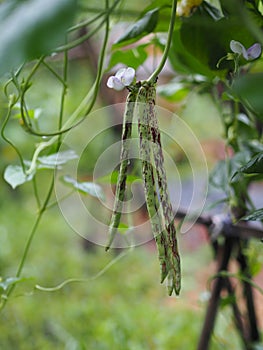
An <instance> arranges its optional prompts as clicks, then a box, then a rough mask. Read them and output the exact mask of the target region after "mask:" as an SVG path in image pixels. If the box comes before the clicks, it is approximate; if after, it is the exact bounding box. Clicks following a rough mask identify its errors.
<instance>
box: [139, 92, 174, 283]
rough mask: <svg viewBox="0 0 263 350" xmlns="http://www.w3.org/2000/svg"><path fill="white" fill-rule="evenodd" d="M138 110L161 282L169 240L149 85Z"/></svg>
mask: <svg viewBox="0 0 263 350" xmlns="http://www.w3.org/2000/svg"><path fill="white" fill-rule="evenodd" d="M136 112H137V114H138V130H139V138H140V158H141V164H142V176H143V181H144V192H145V198H146V205H147V210H148V214H149V217H150V221H151V226H152V231H153V235H154V238H155V241H156V245H157V249H158V256H159V262H160V269H161V283H162V282H163V281H164V280H165V278H166V277H167V275H168V272H169V266H168V264H167V262H168V261H167V250H166V247H167V242H166V237H165V232H164V228H163V222H162V217H161V212H160V211H159V208H158V197H157V193H156V186H155V180H154V169H153V166H152V156H151V133H150V120H149V117H150V115H149V104H148V103H147V87H145V86H142V87H141V88H140V90H139V94H138V98H137V103H136Z"/></svg>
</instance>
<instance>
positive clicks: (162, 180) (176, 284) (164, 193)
mask: <svg viewBox="0 0 263 350" xmlns="http://www.w3.org/2000/svg"><path fill="white" fill-rule="evenodd" d="M155 98H156V86H155V84H154V83H152V84H149V86H148V89H147V104H148V106H149V107H148V108H149V115H150V117H149V125H150V130H151V141H152V147H153V157H154V163H155V167H156V174H157V183H158V189H159V196H160V201H161V207H162V213H163V216H164V222H165V228H166V232H167V236H168V242H169V249H168V253H169V259H170V270H169V274H168V293H169V294H170V295H171V294H172V292H173V290H174V291H175V293H176V294H179V292H180V288H181V266H180V256H179V253H178V244H177V238H176V228H175V225H174V214H173V209H172V205H171V201H170V198H169V192H168V182H167V176H166V171H165V166H164V156H163V151H162V144H161V134H160V130H159V126H158V119H157V113H156V108H155Z"/></svg>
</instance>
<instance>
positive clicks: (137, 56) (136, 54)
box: [108, 44, 148, 70]
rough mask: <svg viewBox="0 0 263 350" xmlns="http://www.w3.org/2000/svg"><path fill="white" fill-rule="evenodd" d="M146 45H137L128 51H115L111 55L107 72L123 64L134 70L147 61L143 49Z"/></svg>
mask: <svg viewBox="0 0 263 350" xmlns="http://www.w3.org/2000/svg"><path fill="white" fill-rule="evenodd" d="M147 46H148V44H144V45H139V46H137V47H135V48H133V49H129V50H125V51H123V50H117V51H114V52H113V53H112V55H111V58H110V62H109V65H108V70H109V69H111V68H112V67H114V66H116V65H117V64H119V63H123V64H125V65H126V66H129V67H133V68H134V69H135V70H136V69H137V68H138V67H139V66H141V65H142V64H143V62H144V61H145V60H146V59H147V57H148V55H147V53H146V51H145V48H146V47H147Z"/></svg>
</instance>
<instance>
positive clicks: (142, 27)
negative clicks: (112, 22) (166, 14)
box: [114, 8, 159, 47]
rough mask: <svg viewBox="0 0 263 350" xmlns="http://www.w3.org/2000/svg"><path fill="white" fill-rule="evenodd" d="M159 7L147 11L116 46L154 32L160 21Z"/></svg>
mask: <svg viewBox="0 0 263 350" xmlns="http://www.w3.org/2000/svg"><path fill="white" fill-rule="evenodd" d="M158 15H159V8H155V9H153V10H151V11H148V12H146V13H145V15H144V16H143V17H142V18H141V19H139V20H138V21H137V22H135V23H134V24H133V25H132V26H131V27H130V28H129V29H128V30H127V31H126V32H125V33H124V34H123V35H122V36H121V37H120V38H119V39H118V40H117V41H116V43H115V44H114V46H115V47H117V46H118V47H119V46H124V45H128V44H131V43H133V42H135V41H137V40H139V39H140V38H142V37H143V36H145V35H147V34H149V33H152V32H153V31H154V28H155V27H156V25H157V22H158Z"/></svg>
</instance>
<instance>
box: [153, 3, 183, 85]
mask: <svg viewBox="0 0 263 350" xmlns="http://www.w3.org/2000/svg"><path fill="white" fill-rule="evenodd" d="M176 7H177V0H173V4H172V12H171V19H170V24H169V29H168V37H167V42H166V45H165V48H164V52H163V56H162V59H161V62H160V63H159V65H158V67H157V68H156V69H155V71H154V72H153V73H152V75H151V76H150V77H149V78H148V79H147V81H148V82H155V81H156V79H157V78H158V75H159V74H160V73H161V71H162V70H163V67H164V65H165V63H166V60H167V58H168V54H169V50H170V47H171V43H172V38H173V30H174V24H175V19H176Z"/></svg>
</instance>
